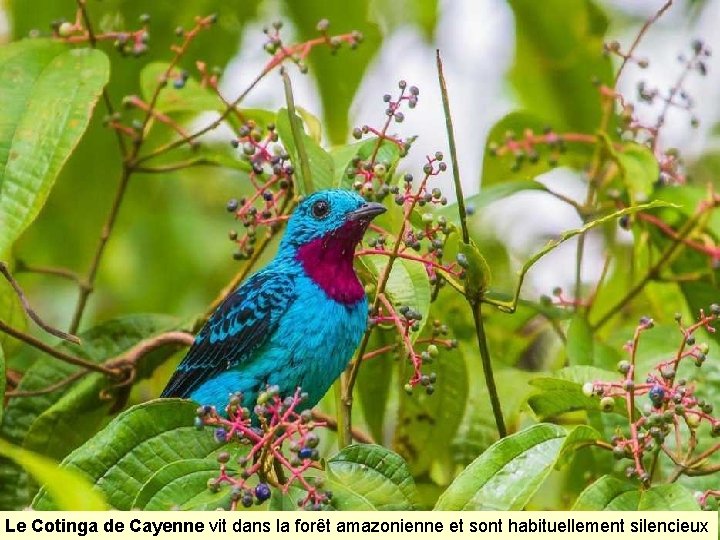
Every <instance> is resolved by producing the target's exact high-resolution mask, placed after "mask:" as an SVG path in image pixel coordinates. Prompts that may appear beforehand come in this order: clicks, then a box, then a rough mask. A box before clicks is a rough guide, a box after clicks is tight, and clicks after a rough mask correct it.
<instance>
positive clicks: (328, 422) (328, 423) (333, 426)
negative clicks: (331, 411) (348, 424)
mask: <svg viewBox="0 0 720 540" xmlns="http://www.w3.org/2000/svg"><path fill="white" fill-rule="evenodd" d="M312 417H313V420H315V421H317V422H325V427H327V428H328V429H329V430H331V431H337V430H338V423H337V420H336V419H335V418H333V417H332V416H329V415H327V414H325V413H323V412H320V411H316V410H314V409H313V411H312ZM351 433H352V438H353V439H354V440H356V441H357V442H359V443H363V444H375V439H373V438H372V437H371V436H370V435H369V434H367V433H365V432H364V431H360V430H359V429H357V428H352V430H351Z"/></svg>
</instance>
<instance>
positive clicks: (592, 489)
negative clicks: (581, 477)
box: [573, 475, 700, 511]
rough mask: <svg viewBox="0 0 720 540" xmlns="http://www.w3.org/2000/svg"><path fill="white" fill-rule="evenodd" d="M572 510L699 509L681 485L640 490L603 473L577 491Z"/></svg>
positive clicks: (688, 492)
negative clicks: (578, 494)
mask: <svg viewBox="0 0 720 540" xmlns="http://www.w3.org/2000/svg"><path fill="white" fill-rule="evenodd" d="M573 510H616V511H618V510H619V511H635V510H640V511H643V510H645V511H648V510H650V511H661V510H662V511H683V510H700V505H699V504H698V502H697V500H696V499H695V497H694V496H693V494H692V493H691V492H690V491H689V490H688V489H687V488H686V487H684V486H681V485H680V484H665V485H659V486H653V487H651V488H650V489H648V490H645V491H642V492H641V491H639V490H638V489H637V487H636V486H634V485H633V484H630V483H628V482H625V481H622V480H618V479H617V478H614V477H612V476H607V475H606V476H603V477H601V478H599V479H598V480H596V481H595V482H594V483H592V484H590V485H589V486H588V487H587V488H586V489H585V491H583V492H582V493H581V494H580V496H579V497H578V498H577V500H576V501H575V504H574V505H573Z"/></svg>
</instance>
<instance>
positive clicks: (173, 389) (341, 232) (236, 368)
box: [162, 189, 385, 412]
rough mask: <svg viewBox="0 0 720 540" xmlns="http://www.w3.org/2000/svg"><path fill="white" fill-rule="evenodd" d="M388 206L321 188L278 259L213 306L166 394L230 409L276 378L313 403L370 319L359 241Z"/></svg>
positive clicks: (301, 209)
mask: <svg viewBox="0 0 720 540" xmlns="http://www.w3.org/2000/svg"><path fill="white" fill-rule="evenodd" d="M384 211H385V207H384V206H383V205H381V204H379V203H374V202H367V201H365V199H363V198H362V197H361V196H360V195H358V194H356V193H354V192H352V191H347V190H339V189H336V190H325V191H318V192H316V193H313V194H312V195H310V196H308V197H306V198H305V199H304V200H303V201H302V202H301V203H300V204H299V205H298V207H297V209H296V210H295V212H293V214H292V215H291V216H290V219H289V220H288V223H287V228H286V230H285V233H284V235H283V238H282V241H281V243H280V247H279V250H278V252H277V255H276V256H275V258H274V259H273V260H272V261H271V262H270V263H269V264H268V265H267V266H266V267H265V268H263V269H262V270H260V271H258V272H257V273H256V274H254V275H252V276H251V277H250V278H248V280H247V281H245V283H243V284H242V285H240V286H239V287H238V288H237V289H236V290H235V291H234V292H232V293H231V294H230V295H229V296H228V297H227V298H226V299H225V300H224V301H223V303H222V304H221V305H220V306H219V307H218V308H217V310H216V311H215V313H214V314H213V315H212V316H211V317H210V319H209V320H208V322H207V323H206V324H205V326H204V327H203V328H202V329H201V330H200V332H199V333H198V335H197V337H196V338H195V340H194V342H193V344H192V346H191V347H190V350H189V351H188V353H187V355H186V356H185V358H184V359H183V361H182V362H181V363H180V365H179V366H178V368H177V370H176V371H175V373H174V374H173V376H172V378H171V379H170V381H169V382H168V384H167V387H166V388H165V390H164V391H163V393H162V396H163V397H184V398H191V399H192V400H194V401H196V402H197V403H200V404H202V405H213V406H215V407H216V409H217V410H218V411H219V412H222V411H224V409H225V407H226V406H227V404H228V401H229V397H230V395H231V394H233V393H235V392H242V394H243V405H244V406H245V407H248V408H249V409H250V410H252V409H253V406H254V405H255V400H256V398H257V396H258V394H259V393H260V392H262V391H264V390H265V389H266V388H267V386H268V385H271V386H272V385H277V386H278V387H279V389H280V394H281V395H290V394H292V393H293V392H295V390H296V389H297V388H298V387H300V388H302V391H303V392H307V394H308V398H307V400H306V401H304V402H303V407H307V408H310V407H313V406H314V405H315V404H317V402H318V401H320V399H321V398H322V397H323V395H324V394H325V392H327V390H328V388H329V387H330V386H331V385H332V383H333V382H334V381H335V379H337V378H338V377H339V376H340V373H342V371H343V370H344V369H345V367H346V366H347V363H348V361H349V359H350V358H351V356H352V354H353V352H354V351H355V349H356V348H357V346H358V344H359V342H360V339H361V337H362V335H363V333H364V332H365V329H366V327H367V319H368V303H367V297H366V295H365V289H364V287H363V286H362V284H361V283H360V281H359V280H358V277H357V275H356V274H355V270H354V268H353V257H354V253H355V247H356V246H357V244H358V243H359V242H360V240H361V239H362V237H363V235H364V234H365V231H366V230H367V227H368V225H369V224H370V221H372V219H373V218H374V217H376V216H377V215H379V214H381V213H383V212H384Z"/></svg>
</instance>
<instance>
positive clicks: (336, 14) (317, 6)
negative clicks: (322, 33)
mask: <svg viewBox="0 0 720 540" xmlns="http://www.w3.org/2000/svg"><path fill="white" fill-rule="evenodd" d="M284 4H285V7H286V9H287V11H288V14H289V15H290V18H291V19H292V22H293V25H294V26H295V27H296V28H297V31H298V34H299V38H300V39H301V40H309V39H313V38H316V37H317V36H318V32H317V28H316V26H317V23H318V21H320V20H321V19H327V20H329V21H330V29H329V31H328V33H330V34H345V33H349V32H351V31H353V30H358V31H360V32H362V34H363V37H364V39H363V42H362V43H361V44H360V46H359V47H358V48H357V50H354V51H350V50H348V49H347V47H343V48H342V50H341V51H340V52H339V53H338V55H337V56H334V55H332V54H331V51H330V50H329V48H327V47H319V48H318V49H317V50H314V51H313V52H312V53H311V54H310V57H309V58H308V63H309V64H310V66H311V68H312V69H311V73H312V74H313V76H314V78H315V81H316V82H317V85H318V90H319V91H320V100H321V101H322V106H323V111H324V116H325V125H326V129H327V132H328V135H329V136H330V140H331V141H332V142H334V143H342V142H344V141H345V139H346V138H347V134H348V111H349V110H350V106H351V105H352V100H353V97H354V96H355V92H356V91H357V89H358V86H359V84H360V81H361V80H362V77H363V75H364V73H365V70H366V69H367V68H368V66H369V65H370V61H371V60H372V59H373V57H374V56H375V53H376V52H377V50H378V48H379V46H380V32H379V31H378V28H377V25H375V24H371V23H369V22H368V8H369V4H370V0H356V1H355V2H335V1H333V0H312V1H311V2H296V1H293V0H287V1H286V2H284ZM388 90H389V88H388Z"/></svg>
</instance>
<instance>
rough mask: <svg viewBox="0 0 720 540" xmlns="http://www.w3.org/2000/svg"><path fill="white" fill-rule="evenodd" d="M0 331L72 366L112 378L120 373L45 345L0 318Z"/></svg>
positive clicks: (115, 377)
mask: <svg viewBox="0 0 720 540" xmlns="http://www.w3.org/2000/svg"><path fill="white" fill-rule="evenodd" d="M0 331H2V332H5V333H6V334H8V335H10V336H12V337H14V338H15V339H19V340H20V341H23V342H24V343H27V344H28V345H30V346H32V347H35V348H36V349H38V350H40V351H42V352H44V353H47V354H49V355H50V356H52V357H54V358H57V359H58V360H62V361H63V362H67V363H68V364H72V365H74V366H80V367H83V368H86V369H89V370H91V371H98V372H100V373H104V374H105V375H108V376H109V377H112V378H114V379H117V378H118V376H119V375H120V373H118V371H116V370H114V369H110V368H107V367H105V366H103V365H102V364H94V363H92V362H89V361H88V360H85V359H83V358H80V357H79V356H74V355H72V354H69V353H66V352H63V351H61V350H58V349H55V348H53V347H51V346H50V345H46V344H45V343H43V342H42V341H40V340H39V339H37V338H35V337H33V336H31V335H29V334H26V333H25V332H21V331H20V330H17V329H16V328H13V327H12V326H9V325H7V324H5V323H4V322H3V321H1V320H0Z"/></svg>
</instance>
